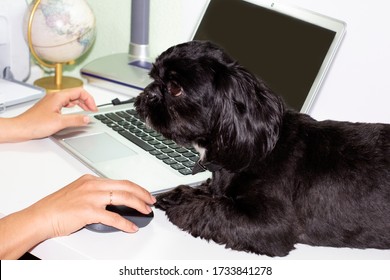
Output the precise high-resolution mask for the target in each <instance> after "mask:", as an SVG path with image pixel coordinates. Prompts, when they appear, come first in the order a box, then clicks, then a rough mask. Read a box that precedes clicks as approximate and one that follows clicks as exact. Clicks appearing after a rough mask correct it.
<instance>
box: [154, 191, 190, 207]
mask: <svg viewBox="0 0 390 280" xmlns="http://www.w3.org/2000/svg"><path fill="white" fill-rule="evenodd" d="M192 191H193V188H191V187H189V186H179V187H177V188H174V189H173V190H171V191H168V192H165V193H162V194H159V195H157V196H156V199H157V201H156V203H155V204H154V206H155V207H157V208H159V209H161V210H167V209H169V208H171V207H174V206H176V205H181V204H183V202H185V201H187V200H188V198H189V196H190V195H191V193H192Z"/></svg>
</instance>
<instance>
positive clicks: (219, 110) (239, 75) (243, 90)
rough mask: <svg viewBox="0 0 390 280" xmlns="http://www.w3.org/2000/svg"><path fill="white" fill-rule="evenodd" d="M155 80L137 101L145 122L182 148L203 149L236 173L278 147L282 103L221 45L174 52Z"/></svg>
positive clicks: (158, 65)
mask: <svg viewBox="0 0 390 280" xmlns="http://www.w3.org/2000/svg"><path fill="white" fill-rule="evenodd" d="M259 63H261V62H259ZM150 76H151V78H152V79H153V80H154V81H153V82H152V83H151V84H150V85H149V86H147V87H146V88H145V90H144V92H143V93H141V94H140V95H139V96H138V97H137V99H136V102H135V106H136V109H137V111H138V113H139V115H140V116H141V118H143V119H145V120H146V122H147V124H149V125H150V126H151V127H153V128H154V129H155V130H157V131H159V132H160V133H161V134H163V135H164V136H165V137H167V138H169V139H173V140H174V141H176V142H177V143H179V144H181V145H184V146H188V145H195V146H198V147H201V148H204V149H205V151H206V152H205V155H204V157H205V158H206V159H207V161H208V162H211V161H212V162H215V163H218V164H219V165H221V166H223V167H224V168H226V169H228V170H231V171H237V170H241V169H243V168H247V167H248V166H250V165H251V163H253V162H254V161H255V160H259V159H262V158H264V157H265V156H266V155H267V154H268V153H269V152H270V151H271V150H272V149H273V147H274V146H275V143H276V141H277V139H278V135H279V127H280V124H281V119H282V115H283V111H284V104H283V101H282V100H281V98H280V97H278V96H276V95H275V94H273V93H272V91H271V90H270V89H269V88H268V87H267V86H266V85H265V83H264V82H262V81H261V80H260V79H257V78H256V77H255V76H254V75H252V74H251V73H250V72H248V71H247V70H245V69H244V68H243V67H242V66H240V65H239V64H238V63H237V62H236V61H234V60H233V59H232V58H230V57H229V56H228V55H227V54H226V53H225V52H224V51H223V50H222V49H220V48H219V47H217V46H216V45H214V44H212V43H210V42H202V41H192V42H188V43H184V44H180V45H177V46H174V47H171V48H169V49H168V50H166V51H165V52H163V53H162V54H161V55H160V56H159V57H158V58H157V60H156V61H155V63H154V65H153V68H152V70H151V71H150Z"/></svg>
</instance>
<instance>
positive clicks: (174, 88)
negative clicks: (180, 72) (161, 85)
mask: <svg viewBox="0 0 390 280" xmlns="http://www.w3.org/2000/svg"><path fill="white" fill-rule="evenodd" d="M168 91H169V93H170V94H171V95H172V96H179V95H181V93H182V88H181V86H179V85H178V84H177V83H175V82H170V83H169V84H168Z"/></svg>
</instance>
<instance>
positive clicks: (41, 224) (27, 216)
mask: <svg viewBox="0 0 390 280" xmlns="http://www.w3.org/2000/svg"><path fill="white" fill-rule="evenodd" d="M34 211H36V210H34V209H31V207H30V208H27V209H24V210H22V211H19V212H16V213H13V214H10V215H8V216H6V217H4V218H2V219H0V259H2V260H4V259H17V258H19V257H20V256H22V255H23V254H24V253H26V252H27V251H29V250H30V249H31V248H33V247H34V246H36V245H37V244H39V243H40V242H42V241H44V240H46V239H47V238H48V237H49V236H48V235H47V230H45V229H46V227H47V221H45V219H44V217H43V215H41V214H40V213H35V212H34Z"/></svg>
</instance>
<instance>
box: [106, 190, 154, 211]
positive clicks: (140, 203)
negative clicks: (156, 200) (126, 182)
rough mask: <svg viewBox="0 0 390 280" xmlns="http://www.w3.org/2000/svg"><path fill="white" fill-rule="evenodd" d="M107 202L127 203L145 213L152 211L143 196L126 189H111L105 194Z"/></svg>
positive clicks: (114, 203) (115, 203)
mask: <svg viewBox="0 0 390 280" xmlns="http://www.w3.org/2000/svg"><path fill="white" fill-rule="evenodd" d="M103 199H104V201H105V202H106V204H107V205H108V204H113V205H126V206H128V207H130V208H133V209H136V210H138V211H139V212H141V213H143V214H149V213H150V212H152V209H151V208H150V205H149V204H148V203H147V202H146V201H145V200H143V199H142V198H140V197H138V196H136V195H135V194H134V193H130V192H126V191H118V190H116V191H110V192H108V193H106V194H104V195H103Z"/></svg>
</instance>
